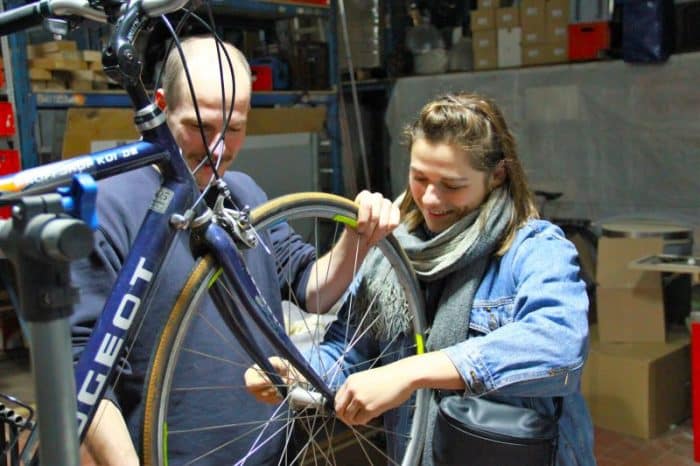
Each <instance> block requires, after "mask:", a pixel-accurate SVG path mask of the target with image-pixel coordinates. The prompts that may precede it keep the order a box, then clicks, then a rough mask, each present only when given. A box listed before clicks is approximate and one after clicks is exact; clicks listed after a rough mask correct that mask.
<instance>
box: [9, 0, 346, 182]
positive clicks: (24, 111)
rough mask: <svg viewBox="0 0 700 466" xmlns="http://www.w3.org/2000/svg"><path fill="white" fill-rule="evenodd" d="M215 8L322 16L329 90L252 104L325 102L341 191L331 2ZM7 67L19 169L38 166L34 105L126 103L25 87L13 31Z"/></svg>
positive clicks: (232, 0)
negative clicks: (17, 141) (14, 112)
mask: <svg viewBox="0 0 700 466" xmlns="http://www.w3.org/2000/svg"><path fill="white" fill-rule="evenodd" d="M21 4H23V2H22V1H21V0H9V1H8V2H7V8H12V7H13V6H19V5H21ZM211 4H212V6H213V7H214V8H215V10H216V11H218V12H224V11H225V12H226V13H227V14H236V15H242V16H243V17H245V16H250V17H254V18H264V19H281V18H288V17H295V16H320V17H323V18H325V19H326V37H327V38H328V39H327V40H328V67H329V84H330V88H329V89H328V90H325V91H307V92H304V91H272V92H255V93H253V98H252V105H253V106H254V107H255V106H261V107H270V106H290V105H296V104H299V103H308V104H311V105H325V106H326V107H327V116H326V130H327V133H328V137H329V139H330V142H331V147H330V152H331V154H330V155H331V169H332V176H331V189H332V190H333V192H335V193H339V194H342V193H343V176H342V164H341V147H340V144H341V142H340V129H339V121H338V87H339V86H338V67H337V58H336V57H337V43H336V33H335V31H336V15H335V11H336V7H335V4H336V0H331V1H330V5H329V6H321V5H318V6H316V5H302V4H295V3H284V2H277V1H256V0H211ZM8 40H9V48H10V50H11V51H12V53H11V55H10V66H9V67H8V68H9V69H11V70H12V73H13V75H12V82H11V88H12V94H13V95H12V97H13V101H14V104H15V109H16V116H17V118H16V124H17V128H18V136H19V141H20V152H21V157H22V167H23V168H28V167H32V166H36V165H38V164H39V158H38V150H37V147H36V138H35V136H34V133H35V130H36V122H37V111H38V110H39V109H53V110H59V109H67V108H71V107H130V106H131V104H130V102H129V101H128V98H127V97H126V95H125V94H124V93H121V92H103V91H97V92H70V91H66V92H38V93H34V92H32V91H31V88H30V86H29V76H28V72H27V70H28V66H27V54H26V46H27V39H26V34H24V33H18V34H13V35H11V36H9V37H8Z"/></svg>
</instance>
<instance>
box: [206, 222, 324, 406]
mask: <svg viewBox="0 0 700 466" xmlns="http://www.w3.org/2000/svg"><path fill="white" fill-rule="evenodd" d="M205 242H206V243H207V246H208V248H209V249H210V250H211V251H212V253H213V254H214V257H216V259H217V261H218V262H219V264H220V265H221V267H222V268H223V272H224V274H225V275H226V276H227V277H228V281H229V282H230V283H231V285H232V286H233V292H234V294H235V295H237V300H239V301H240V303H241V305H242V308H241V309H239V308H238V306H235V305H230V306H227V310H228V311H229V312H232V313H234V315H235V314H238V313H240V312H242V311H243V310H247V311H248V313H249V315H250V317H251V318H252V319H253V320H254V321H255V323H256V324H257V326H258V327H259V328H260V330H262V332H263V333H264V334H265V336H266V337H267V339H268V340H269V341H270V342H271V343H272V345H273V346H274V348H275V349H276V350H277V351H279V352H280V353H281V354H282V355H283V356H284V357H285V358H286V359H287V360H289V361H292V362H293V363H294V364H293V365H294V366H295V367H296V369H297V370H299V372H301V373H302V375H303V376H304V377H306V380H308V381H309V382H310V383H311V384H312V385H313V386H314V387H316V389H317V390H318V391H320V392H321V394H322V395H323V396H324V397H325V398H326V400H327V401H329V402H332V401H333V399H334V398H335V397H334V394H333V392H331V389H330V388H329V387H328V385H327V384H326V383H325V382H324V381H323V380H322V379H321V377H319V376H318V374H317V373H316V371H314V370H313V369H312V368H311V366H310V365H309V363H308V362H307V361H306V358H305V357H304V355H302V354H301V352H300V351H299V350H298V349H297V347H296V346H295V345H294V343H292V341H291V340H290V339H289V337H288V336H287V333H286V332H285V331H284V328H283V327H282V325H281V324H280V323H279V321H278V320H277V318H276V317H275V315H274V314H273V312H272V310H271V309H270V306H269V305H268V304H267V302H266V301H265V298H263V296H262V295H261V294H260V290H259V289H258V287H257V285H256V284H255V282H254V281H253V277H252V276H251V275H250V273H249V272H248V268H247V267H246V265H245V263H244V261H243V256H242V255H241V253H240V251H239V250H238V248H237V247H236V245H235V244H234V242H233V240H232V239H231V237H230V236H229V235H228V233H226V232H225V231H224V230H223V229H222V228H221V227H220V226H218V225H216V224H211V225H210V226H209V227H208V228H207V232H206V234H205ZM231 304H234V303H231ZM239 320H242V319H240V317H239ZM247 340H248V341H247V342H246V344H249V345H253V346H257V344H256V343H255V342H254V341H252V340H253V339H252V338H250V339H247ZM258 362H259V361H258Z"/></svg>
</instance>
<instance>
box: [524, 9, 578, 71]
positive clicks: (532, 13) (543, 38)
mask: <svg viewBox="0 0 700 466" xmlns="http://www.w3.org/2000/svg"><path fill="white" fill-rule="evenodd" d="M520 23H521V26H522V37H523V40H522V44H523V59H522V61H523V65H542V64H548V63H563V62H567V61H568V29H567V27H568V24H569V0H523V1H521V2H520Z"/></svg>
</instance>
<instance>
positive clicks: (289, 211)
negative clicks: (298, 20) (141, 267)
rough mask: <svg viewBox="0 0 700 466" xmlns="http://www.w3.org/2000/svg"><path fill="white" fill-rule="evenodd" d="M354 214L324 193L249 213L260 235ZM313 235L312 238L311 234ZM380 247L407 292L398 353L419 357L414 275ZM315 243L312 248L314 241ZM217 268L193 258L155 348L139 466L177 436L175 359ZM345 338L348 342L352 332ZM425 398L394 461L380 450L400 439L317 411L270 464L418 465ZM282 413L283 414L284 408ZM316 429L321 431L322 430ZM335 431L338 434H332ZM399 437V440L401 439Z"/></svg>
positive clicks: (341, 222)
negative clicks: (172, 422)
mask: <svg viewBox="0 0 700 466" xmlns="http://www.w3.org/2000/svg"><path fill="white" fill-rule="evenodd" d="M356 212H357V211H356V205H355V204H354V203H353V202H351V201H349V200H347V199H345V198H342V197H338V196H334V195H330V194H325V193H300V194H294V195H288V196H283V197H281V198H278V199H274V200H271V201H269V202H267V203H265V204H263V205H261V206H259V207H258V208H256V209H254V210H253V211H252V212H251V223H252V225H253V226H254V227H255V228H256V229H257V230H258V231H265V230H266V229H267V228H270V227H272V226H274V225H276V224H278V223H279V222H281V221H291V222H296V221H297V220H298V219H299V218H304V217H305V216H308V217H310V218H312V219H314V224H315V225H319V223H320V222H319V220H317V219H322V220H321V222H324V223H323V224H325V222H328V221H331V222H332V223H333V224H335V226H336V227H340V228H341V229H342V228H345V226H346V225H351V226H352V225H353V223H354V219H355V217H356ZM336 231H337V230H336ZM315 236H316V237H318V235H317V234H316V235H315ZM381 243H382V244H381V246H380V247H381V250H382V252H383V253H384V255H385V257H387V258H389V260H390V262H391V263H392V265H393V269H394V270H393V273H396V274H397V277H398V281H399V283H400V284H401V285H402V287H403V289H404V291H405V293H406V300H407V302H408V303H409V313H410V317H411V320H412V323H413V328H412V331H413V335H412V336H411V338H412V339H413V340H412V341H413V345H412V346H411V347H410V348H408V349H407V352H406V353H405V354H404V353H402V354H401V357H403V356H406V355H409V354H420V353H422V352H423V336H424V334H425V328H426V323H425V317H424V312H423V307H422V298H421V297H420V294H419V288H418V286H417V282H416V280H415V275H414V274H413V271H412V268H411V266H410V264H409V262H408V259H407V258H406V256H405V254H404V253H403V251H402V250H401V248H400V246H399V245H398V242H397V241H396V240H395V239H394V238H393V237H389V238H387V239H385V240H383V241H382V242H381ZM316 244H317V245H318V243H316ZM217 268H218V267H217V265H216V261H215V260H214V258H212V257H211V256H210V255H207V256H205V257H203V258H201V259H199V260H198V261H197V263H196V264H195V267H194V268H193V270H192V272H191V274H190V276H189V278H188V280H187V281H186V283H185V285H184V287H183V289H182V291H181V293H180V295H179V297H178V299H177V301H176V303H175V305H174V307H173V309H172V311H171V313H170V316H169V319H168V322H167V324H166V326H165V328H164V329H163V332H162V334H161V336H160V338H159V341H158V343H157V346H156V348H155V351H154V355H153V357H152V362H151V367H150V370H149V375H148V379H147V381H146V382H147V383H146V388H145V410H144V420H143V426H142V434H143V437H142V441H143V445H142V457H143V464H144V466H151V465H166V464H168V455H167V452H168V449H169V446H168V445H169V443H172V440H171V439H170V437H171V436H172V437H173V438H174V437H175V434H173V433H172V432H170V431H169V430H168V423H167V418H168V399H169V393H170V391H171V390H173V389H176V388H175V387H172V386H171V383H172V380H173V377H174V375H173V374H174V371H176V370H177V367H176V366H177V363H178V358H179V354H180V353H181V351H182V350H183V348H182V345H183V343H184V342H185V340H186V334H187V331H188V327H189V325H190V324H191V322H192V320H193V319H194V318H195V315H196V313H197V309H198V303H199V301H200V300H201V299H202V298H203V297H204V296H205V295H207V293H206V290H207V288H208V286H211V284H212V283H213V281H214V280H216V274H217ZM308 315H309V314H307V316H308ZM303 326H305V327H306V329H307V330H308V329H309V328H310V327H312V326H313V327H314V330H316V329H320V328H323V327H325V325H323V324H321V323H320V322H318V321H317V322H315V323H313V322H312V323H309V322H304V324H303V325H302V327H303ZM287 327H288V328H293V327H294V325H291V324H289V323H287ZM297 329H298V327H297ZM349 337H350V339H351V338H352V335H350V336H349ZM404 349H405V348H404ZM380 356H382V357H386V356H387V354H380ZM429 396H430V395H429V393H428V391H427V390H421V391H419V392H417V393H416V395H415V396H414V397H413V399H412V403H413V406H412V410H410V416H411V419H410V421H411V430H410V434H409V437H410V438H409V439H408V440H402V442H405V444H406V445H405V449H404V448H403V446H400V447H398V448H399V449H400V450H401V451H402V454H401V456H400V459H396V458H388V457H387V453H386V451H382V450H383V447H384V445H385V443H387V442H388V441H389V440H397V438H398V437H393V436H394V435H397V436H398V434H396V433H391V432H384V434H385V435H372V438H370V439H367V438H365V436H369V435H370V434H374V433H376V432H377V430H378V429H379V430H380V432H381V428H379V427H377V426H376V425H373V426H370V427H366V428H364V429H359V430H358V429H354V428H351V429H349V430H346V429H344V428H342V426H340V425H339V424H340V423H336V422H334V421H333V419H332V416H328V415H326V414H327V413H326V414H319V413H315V416H317V417H315V418H313V423H314V424H312V429H311V435H309V436H306V435H303V436H302V440H301V443H304V442H307V443H306V444H303V445H297V446H296V447H295V448H294V451H293V454H290V452H289V449H290V448H285V451H284V453H283V454H282V458H279V459H278V460H276V461H275V462H274V463H273V464H305V463H308V462H311V463H313V464H318V462H319V457H320V458H322V459H323V461H322V464H376V463H379V464H387V463H390V464H402V465H416V464H418V463H419V461H420V453H421V450H422V444H423V436H424V430H425V425H426V417H427V409H428V399H429ZM250 401H251V402H254V399H253V398H252V397H251V398H250ZM282 411H283V412H284V411H285V409H282ZM286 412H287V414H288V415H289V418H288V422H289V423H291V424H293V425H295V426H296V428H297V430H296V431H295V430H294V429H287V430H285V432H295V433H294V434H292V433H289V435H288V437H292V436H296V438H295V439H293V441H294V443H295V444H298V443H300V440H299V438H298V437H299V433H298V428H299V424H300V423H301V422H302V421H300V415H299V416H297V413H295V412H294V411H293V410H292V409H290V408H287V409H286ZM303 415H304V417H309V418H310V417H311V416H310V415H309V413H308V412H304V413H303ZM266 421H267V420H266ZM268 422H269V421H268ZM303 422H304V423H305V427H307V428H308V426H309V422H310V421H309V419H305V420H304V421H303ZM316 423H319V424H316ZM319 425H322V426H324V427H323V428H320V427H319ZM336 429H338V431H341V432H336ZM315 434H323V435H324V436H325V438H324V439H323V440H322V441H318V440H316V439H314V438H313V436H314V435H315ZM336 434H338V435H336ZM403 435H404V436H405V434H403ZM388 437H391V439H388ZM233 440H235V439H232V441H233ZM284 442H285V445H288V444H289V442H290V439H289V438H286V439H285V440H284ZM316 442H319V443H316ZM365 442H369V443H365ZM329 444H330V445H332V446H333V447H334V448H341V447H342V445H341V444H343V445H346V446H347V445H350V447H351V450H348V451H354V452H355V453H359V454H360V455H364V457H363V458H362V460H361V463H357V459H356V458H355V459H351V456H349V455H348V454H346V453H347V452H344V453H343V454H342V456H341V455H340V454H339V453H337V452H335V451H334V450H332V449H331V451H330V452H325V451H321V450H325V449H326V448H327V447H328V446H329ZM319 455H322V456H319ZM334 461H335V463H334ZM239 462H240V463H241V464H243V463H244V461H239ZM194 464H196V463H194Z"/></svg>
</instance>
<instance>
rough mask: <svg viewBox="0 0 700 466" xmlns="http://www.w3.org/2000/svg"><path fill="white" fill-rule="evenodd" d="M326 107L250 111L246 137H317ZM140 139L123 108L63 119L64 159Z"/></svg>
mask: <svg viewBox="0 0 700 466" xmlns="http://www.w3.org/2000/svg"><path fill="white" fill-rule="evenodd" d="M325 121H326V107H325V106H319V107H280V108H252V109H251V110H250V112H249V113H248V123H247V125H246V134H248V135H259V134H282V133H318V132H321V131H323V129H324V122H325ZM138 138H139V134H138V131H137V130H136V127H135V126H134V112H133V110H131V109H126V108H124V109H122V108H71V109H69V110H68V113H67V116H66V130H65V135H64V137H63V158H70V157H75V156H76V155H83V154H87V153H88V152H90V151H93V150H99V149H104V148H107V147H114V146H116V145H118V144H123V143H125V142H128V141H135V140H137V139H138Z"/></svg>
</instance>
